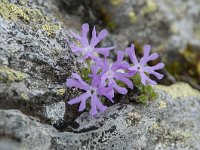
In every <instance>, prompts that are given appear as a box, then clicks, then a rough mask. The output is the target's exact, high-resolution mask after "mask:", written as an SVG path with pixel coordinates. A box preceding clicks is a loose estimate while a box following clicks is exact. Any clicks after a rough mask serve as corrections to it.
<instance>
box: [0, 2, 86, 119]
mask: <svg viewBox="0 0 200 150" xmlns="http://www.w3.org/2000/svg"><path fill="white" fill-rule="evenodd" d="M36 4H38V3H36V2H35V1H34V2H32V1H28V2H27V1H20V2H19V1H12V2H10V1H7V0H3V1H1V2H0V108H3V109H19V110H21V111H22V112H23V113H25V114H27V115H33V116H37V117H39V118H41V119H42V120H43V121H44V122H45V121H47V122H52V123H55V122H59V121H61V120H63V118H64V115H65V110H66V109H65V106H66V105H65V102H66V101H67V100H68V99H70V98H72V97H74V94H75V93H77V92H75V91H72V90H67V89H66V87H65V81H66V78H67V77H69V76H70V75H71V73H72V72H76V71H78V70H80V68H81V67H82V66H83V65H82V64H81V63H79V58H80V57H79V56H78V55H77V54H74V53H72V52H71V50H70V48H69V46H68V43H67V41H68V42H69V41H70V42H74V40H73V38H72V37H71V35H70V34H69V31H68V30H65V29H63V27H62V23H61V22H58V21H56V20H55V19H54V18H52V17H51V16H50V15H49V16H47V15H46V13H47V12H48V11H47V10H46V9H45V7H43V5H36ZM60 104H62V106H61V105H60ZM66 107H67V106H66ZM70 108H71V107H70ZM70 108H67V110H68V112H71V110H70ZM50 109H51V110H50ZM54 112H56V114H55V113H54ZM68 114H70V113H68ZM71 114H75V113H71ZM66 115H67V114H66ZM58 116H59V117H58ZM67 117H68V119H69V120H68V121H70V118H73V116H72V115H71V116H67Z"/></svg>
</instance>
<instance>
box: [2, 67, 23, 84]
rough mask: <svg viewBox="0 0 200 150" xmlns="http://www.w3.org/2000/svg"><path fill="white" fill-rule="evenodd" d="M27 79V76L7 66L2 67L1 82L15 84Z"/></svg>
mask: <svg viewBox="0 0 200 150" xmlns="http://www.w3.org/2000/svg"><path fill="white" fill-rule="evenodd" d="M26 78H27V74H26V73H23V72H21V71H17V70H14V69H11V68H8V67H6V66H0V81H3V82H14V81H22V80H24V79H26Z"/></svg>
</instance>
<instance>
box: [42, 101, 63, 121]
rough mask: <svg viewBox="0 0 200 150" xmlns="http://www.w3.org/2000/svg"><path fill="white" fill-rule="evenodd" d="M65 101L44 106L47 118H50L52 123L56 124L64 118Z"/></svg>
mask: <svg viewBox="0 0 200 150" xmlns="http://www.w3.org/2000/svg"><path fill="white" fill-rule="evenodd" d="M65 105H66V104H65V103H64V102H58V103H53V104H51V105H45V106H44V108H43V111H44V114H45V116H46V117H47V118H50V119H51V121H52V124H55V123H56V122H58V121H61V120H63V118H64V116H65Z"/></svg>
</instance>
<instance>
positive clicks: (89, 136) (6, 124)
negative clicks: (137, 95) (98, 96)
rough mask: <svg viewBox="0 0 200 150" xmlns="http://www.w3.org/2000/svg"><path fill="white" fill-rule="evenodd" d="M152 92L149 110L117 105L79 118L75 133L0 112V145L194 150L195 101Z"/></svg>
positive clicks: (198, 135) (197, 135)
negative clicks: (154, 95)
mask: <svg viewBox="0 0 200 150" xmlns="http://www.w3.org/2000/svg"><path fill="white" fill-rule="evenodd" d="M157 92H158V94H159V98H158V100H156V101H152V102H149V104H148V105H139V104H134V103H132V104H116V105H114V106H111V107H109V108H108V110H106V111H105V112H104V113H102V114H98V116H97V117H96V118H91V117H90V116H89V114H88V113H83V114H82V115H81V116H80V117H78V118H77V119H76V120H75V123H74V124H76V127H70V126H68V131H62V132H57V131H56V129H54V128H53V127H51V126H49V125H44V124H41V123H39V122H38V121H37V120H36V119H33V118H31V117H28V116H25V115H23V114H22V113H20V112H19V111H17V110H1V111H0V118H1V119H0V135H1V140H4V139H5V140H10V141H11V142H13V143H14V145H18V147H20V148H29V149H41V147H42V148H43V149H57V150H62V149H68V150H75V149H77V150H78V149H99V150H100V149H113V150H121V149H124V150H132V149H146V150H151V149H169V150H171V149H183V150H186V149H199V148H200V143H199V141H200V126H199V121H200V115H199V114H200V97H192V96H190V97H185V98H181V97H177V98H176V99H173V98H172V97H171V96H170V95H168V94H167V93H165V92H164V91H159V90H158V91H157ZM69 131H70V132H69ZM1 145H2V144H0V146H1ZM5 146H6V144H4V147H5Z"/></svg>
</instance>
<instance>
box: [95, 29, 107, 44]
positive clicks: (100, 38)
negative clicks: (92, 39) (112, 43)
mask: <svg viewBox="0 0 200 150" xmlns="http://www.w3.org/2000/svg"><path fill="white" fill-rule="evenodd" d="M107 35H108V31H107V30H106V29H103V30H101V31H100V33H99V35H98V37H97V38H98V40H99V41H100V40H103V39H104V38H105V37H106V36H107Z"/></svg>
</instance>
